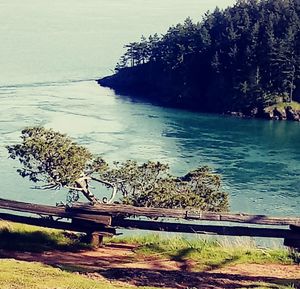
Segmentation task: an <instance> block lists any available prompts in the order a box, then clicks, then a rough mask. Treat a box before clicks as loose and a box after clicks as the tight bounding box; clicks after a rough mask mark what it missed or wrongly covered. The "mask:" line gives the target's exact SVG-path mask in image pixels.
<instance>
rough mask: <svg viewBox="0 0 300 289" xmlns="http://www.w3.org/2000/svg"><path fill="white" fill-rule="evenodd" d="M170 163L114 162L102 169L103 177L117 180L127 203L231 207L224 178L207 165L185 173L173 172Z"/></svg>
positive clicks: (216, 209) (211, 207) (109, 180)
mask: <svg viewBox="0 0 300 289" xmlns="http://www.w3.org/2000/svg"><path fill="white" fill-rule="evenodd" d="M168 170H169V167H168V165H165V164H161V163H160V162H151V161H149V162H147V163H144V164H141V165H139V164H138V163H137V162H135V161H132V160H128V161H126V162H124V163H121V164H120V163H115V166H114V168H113V169H110V170H109V169H108V170H106V171H103V172H101V173H100V177H101V179H103V180H105V181H108V182H110V183H118V184H119V185H118V188H119V190H120V191H121V192H122V193H123V198H122V201H123V203H125V204H129V205H133V206H138V207H158V208H161V207H164V208H187V207H196V208H201V209H202V210H206V211H222V210H227V209H228V199H227V194H226V193H225V192H223V191H222V190H221V188H220V187H221V179H220V177H219V176H218V175H216V174H214V173H212V172H211V170H210V169H209V168H208V167H201V168H198V169H197V170H194V171H191V172H189V173H188V174H186V175H185V176H183V177H175V176H172V175H171V174H170V173H169V172H168Z"/></svg>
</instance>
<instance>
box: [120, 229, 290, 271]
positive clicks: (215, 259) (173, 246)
mask: <svg viewBox="0 0 300 289" xmlns="http://www.w3.org/2000/svg"><path fill="white" fill-rule="evenodd" d="M115 240H117V241H118V242H120V241H121V242H125V243H130V244H139V245H141V246H140V247H139V249H138V250H137V253H138V254H141V255H154V254H156V255H157V254H159V255H161V256H162V257H165V258H169V259H171V260H176V261H184V260H192V261H194V262H195V265H196V267H197V268H198V269H199V270H203V269H214V268H220V267H222V266H225V265H228V264H240V263H244V264H245V263H249V264H250V263H256V264H268V263H277V264H293V263H294V256H293V255H292V254H291V253H290V252H289V251H288V250H287V249H285V248H272V249H267V248H258V247H256V246H255V244H254V243H253V242H251V240H250V239H246V238H234V239H233V240H231V241H230V240H229V239H226V238H222V240H223V241H220V242H219V241H216V240H213V239H210V240H208V239H203V238H195V239H193V240H188V239H185V238H183V237H181V236H179V237H174V236H172V237H161V236H160V235H155V234H151V235H145V236H137V237H134V236H133V237H125V238H117V239H115Z"/></svg>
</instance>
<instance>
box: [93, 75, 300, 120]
mask: <svg viewBox="0 0 300 289" xmlns="http://www.w3.org/2000/svg"><path fill="white" fill-rule="evenodd" d="M131 81H132V80H131ZM96 82H97V83H98V85H100V86H101V87H108V88H110V89H112V90H113V91H114V92H115V93H116V94H119V95H123V96H128V97H129V98H130V99H132V100H147V101H149V102H150V103H151V104H153V105H157V106H160V107H168V108H176V109H184V110H188V111H192V112H199V113H214V114H218V115H227V116H233V117H237V118H245V119H264V120H274V121H293V122H295V121H296V122H300V104H299V103H295V102H292V103H288V102H282V103H279V104H275V105H272V106H269V107H265V108H263V109H258V108H256V107H255V108H253V109H251V110H250V111H249V113H245V112H241V111H231V110H227V111H211V110H205V109H203V110H201V109H199V108H198V107H197V106H190V105H186V104H180V103H171V102H168V99H167V100H165V101H160V100H158V99H157V97H156V95H158V94H160V92H159V91H151V89H150V91H149V92H146V91H144V93H143V92H141V91H140V89H137V90H135V89H134V88H133V86H134V85H132V84H131V85H128V83H127V80H122V78H120V77H119V76H118V74H114V75H110V76H106V77H103V78H100V79H97V80H96ZM146 88H147V87H146ZM161 94H162V95H165V92H161ZM294 103H295V104H296V106H298V105H299V109H294V108H293V104H294Z"/></svg>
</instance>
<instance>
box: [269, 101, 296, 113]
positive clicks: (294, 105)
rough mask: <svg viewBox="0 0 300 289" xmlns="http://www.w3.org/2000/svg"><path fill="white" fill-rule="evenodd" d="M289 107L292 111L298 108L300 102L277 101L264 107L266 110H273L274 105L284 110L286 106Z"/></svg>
mask: <svg viewBox="0 0 300 289" xmlns="http://www.w3.org/2000/svg"><path fill="white" fill-rule="evenodd" d="M289 106H290V107H291V108H292V109H293V110H294V111H297V110H300V103H299V102H297V101H292V102H279V103H277V104H273V105H271V106H269V107H266V111H271V110H274V108H275V107H277V108H278V109H279V110H284V109H286V108H287V107H289Z"/></svg>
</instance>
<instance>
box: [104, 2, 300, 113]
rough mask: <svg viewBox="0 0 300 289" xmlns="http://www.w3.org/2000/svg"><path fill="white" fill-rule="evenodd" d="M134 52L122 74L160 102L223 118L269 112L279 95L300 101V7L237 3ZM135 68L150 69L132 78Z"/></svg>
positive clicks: (143, 44)
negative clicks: (231, 113)
mask: <svg viewBox="0 0 300 289" xmlns="http://www.w3.org/2000/svg"><path fill="white" fill-rule="evenodd" d="M126 48H127V51H126V52H125V54H124V55H123V56H122V61H121V63H120V64H119V65H118V67H117V71H118V72H121V71H122V68H125V71H127V74H125V77H126V76H127V77H128V83H127V82H126V81H125V82H124V83H125V84H124V87H126V89H127V91H126V92H127V93H128V92H130V91H128V87H130V81H131V82H132V85H131V87H132V91H133V92H134V90H135V89H136V91H139V89H140V87H143V86H145V85H148V87H147V89H148V90H149V95H150V96H151V97H156V98H158V99H156V101H162V102H164V101H165V102H167V103H168V104H171V105H175V106H181V107H182V106H183V107H191V108H193V109H195V108H196V109H200V110H205V111H216V112H226V111H227V110H231V111H233V110H236V111H242V112H247V111H251V110H252V109H253V108H264V107H265V106H269V105H272V104H274V103H275V102H276V98H275V97H273V95H280V96H283V97H285V99H287V100H289V101H292V100H293V99H296V100H297V99H298V100H299V99H300V89H299V87H300V6H299V1H298V0H261V1H253V0H243V1H237V3H236V5H234V6H233V7H231V8H227V9H225V10H220V9H218V8H216V9H215V10H214V11H213V12H211V13H206V14H205V16H204V17H203V19H202V21H201V22H198V23H193V22H192V21H191V19H190V18H188V19H186V21H185V22H184V23H183V24H177V25H175V26H172V27H170V28H169V30H168V31H167V33H166V34H164V35H162V36H161V37H158V36H157V35H154V36H150V37H149V38H148V39H146V38H145V37H143V38H142V40H141V42H135V43H130V44H129V45H127V46H126ZM145 51H146V53H145ZM145 63H146V64H147V65H145ZM128 66H129V67H132V66H135V67H138V66H142V67H143V68H141V69H139V70H134V69H132V70H131V73H132V75H131V76H130V73H129V72H128V70H126V67H128ZM135 71H137V73H136V75H135V74H134V73H135ZM120 77H123V76H122V74H120ZM100 83H101V82H100ZM118 84H119V82H118ZM164 84H165V85H164ZM139 86H140V87H139ZM112 87H114V85H112ZM117 89H119V90H121V89H122V86H121V85H119V86H118V87H117ZM152 90H154V91H152ZM157 90H158V91H157ZM143 92H144V90H143ZM166 99H167V100H166Z"/></svg>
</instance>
